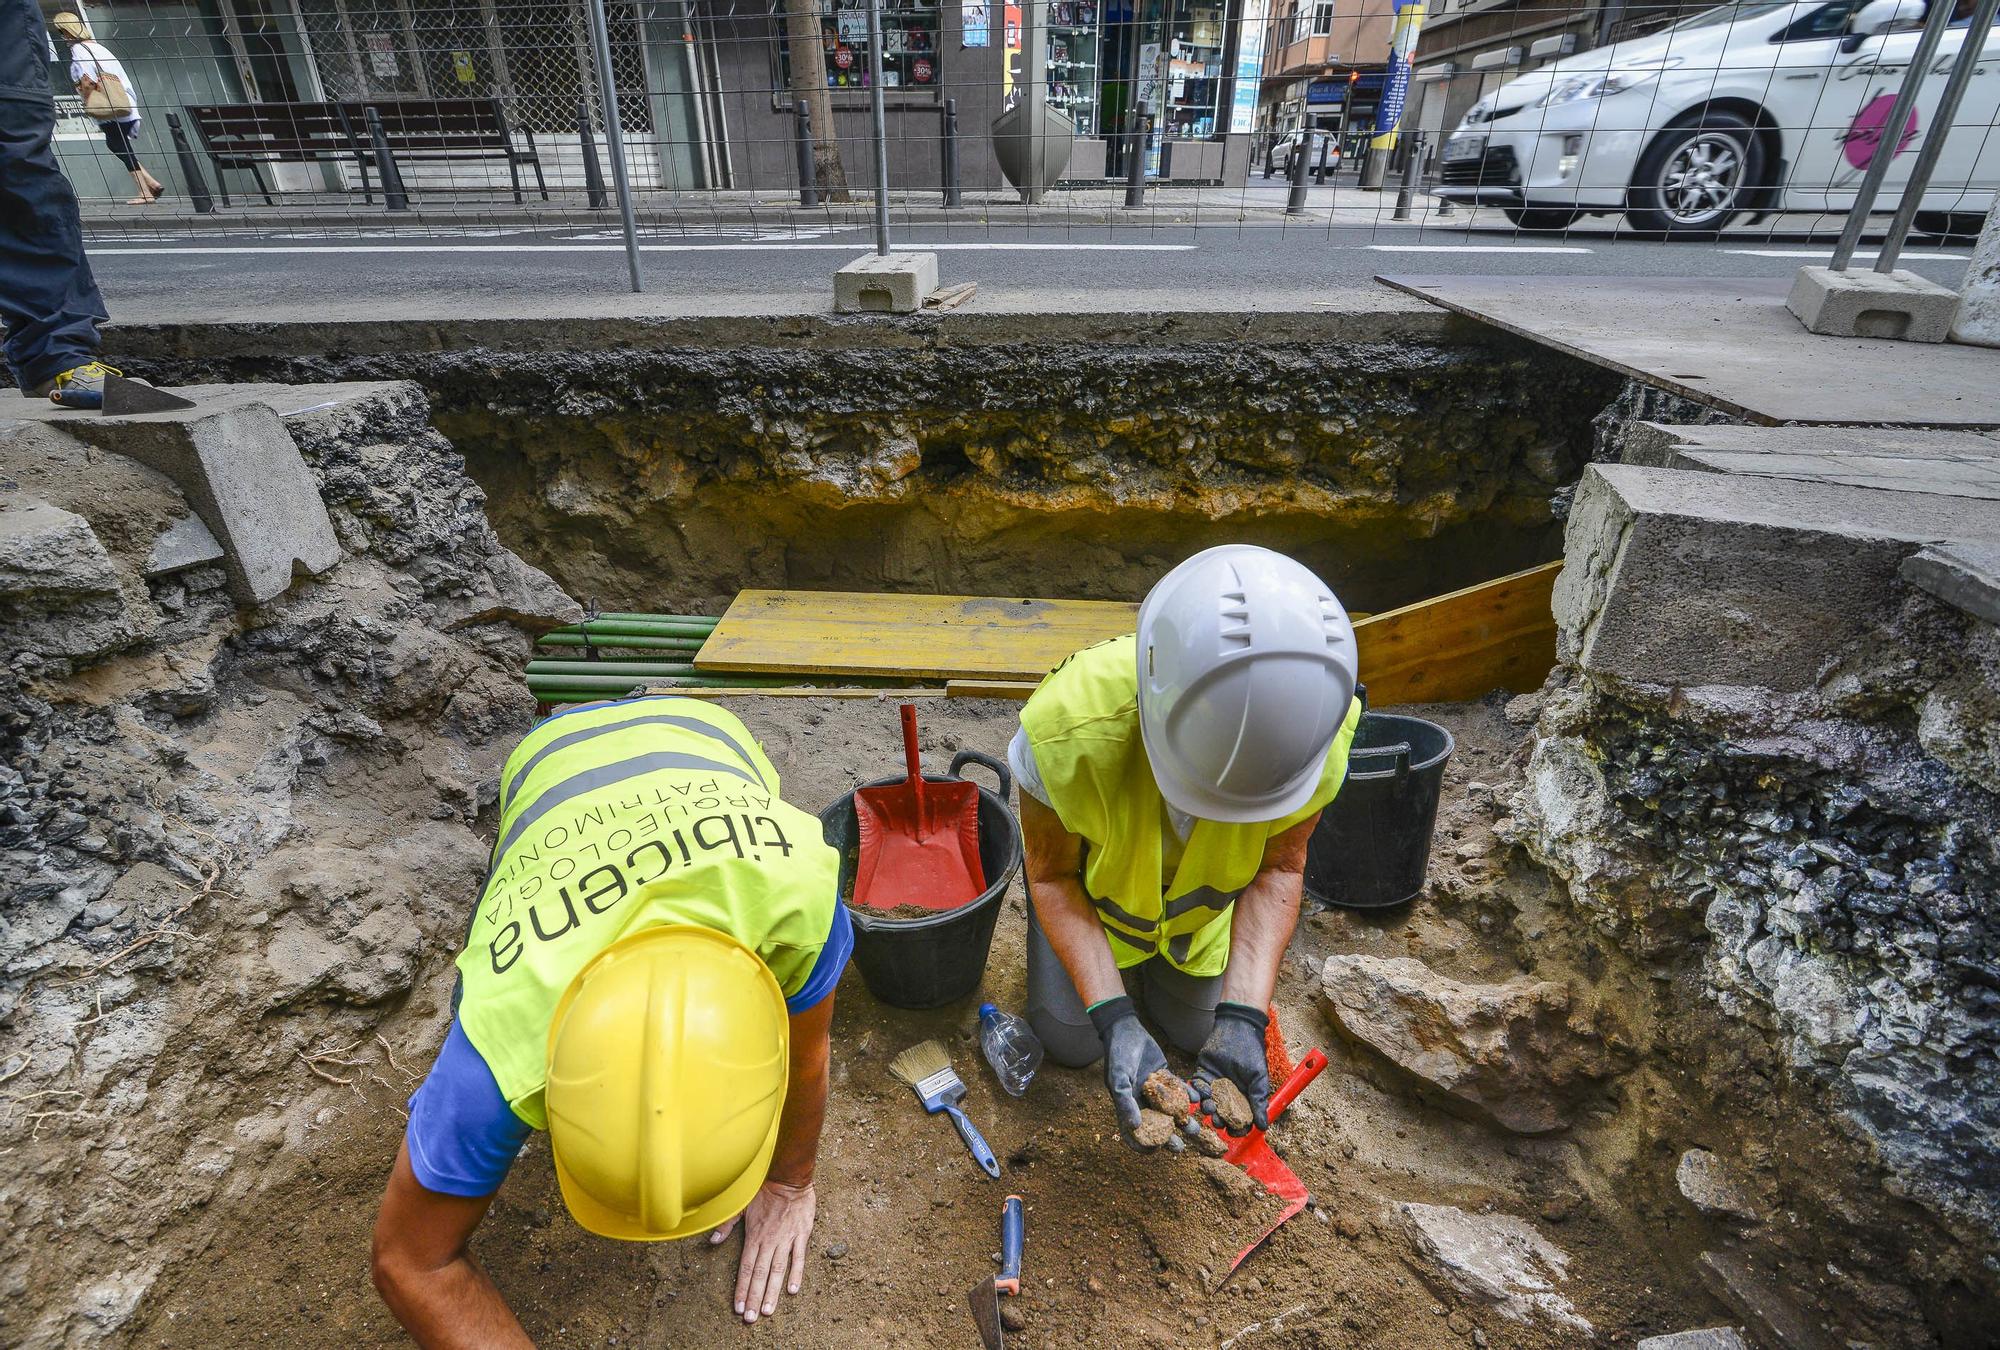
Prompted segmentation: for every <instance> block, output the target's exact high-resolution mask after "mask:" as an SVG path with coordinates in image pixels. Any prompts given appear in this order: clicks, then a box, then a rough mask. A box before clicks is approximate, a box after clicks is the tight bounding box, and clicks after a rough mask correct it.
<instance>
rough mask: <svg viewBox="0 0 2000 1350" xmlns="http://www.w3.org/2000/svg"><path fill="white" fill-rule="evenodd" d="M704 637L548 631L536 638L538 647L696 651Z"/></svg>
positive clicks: (704, 639) (699, 648)
mask: <svg viewBox="0 0 2000 1350" xmlns="http://www.w3.org/2000/svg"><path fill="white" fill-rule="evenodd" d="M705 641H707V639H706V638H653V637H621V636H619V635H617V634H613V633H576V634H570V633H550V634H547V635H545V636H543V637H541V638H538V639H537V640H536V643H535V645H536V646H539V647H602V648H604V649H605V650H606V651H612V650H622V649H626V648H632V649H636V650H639V651H659V652H698V651H700V650H701V644H702V643H703V642H705Z"/></svg>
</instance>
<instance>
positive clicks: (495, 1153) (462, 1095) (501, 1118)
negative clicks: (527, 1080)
mask: <svg viewBox="0 0 2000 1350" xmlns="http://www.w3.org/2000/svg"><path fill="white" fill-rule="evenodd" d="M853 951H854V925H853V922H852V921H851V920H850V919H849V918H848V917H847V906H845V905H842V904H836V905H835V906H834V907H833V926H832V927H831V928H829V929H828V930H827V935H826V945H825V946H823V947H821V948H820V953H819V959H818V961H816V962H814V964H813V968H812V972H811V973H810V974H808V975H807V976H806V982H805V984H804V985H803V986H802V987H801V988H800V989H799V992H798V993H796V994H793V995H792V996H791V997H790V998H788V999H786V1000H785V1007H786V1009H787V1010H788V1011H790V1012H791V1013H792V1015H793V1016H797V1015H798V1014H799V1013H802V1012H805V1011H806V1010H807V1009H809V1008H816V1007H818V1006H819V1005H820V1004H821V1003H822V1002H824V1001H825V999H826V998H827V997H828V996H829V995H830V994H832V993H833V987H834V986H835V985H837V984H839V983H840V975H841V972H842V971H844V970H846V969H847V958H848V957H849V956H850V955H851V954H852V953H853ZM530 1133H531V1129H530V1127H529V1125H528V1123H527V1122H526V1121H524V1120H522V1119H521V1118H520V1117H519V1116H517V1115H515V1114H514V1108H513V1107H511V1106H509V1105H508V1104H507V1099H506V1098H505V1097H503V1096H501V1095H500V1085H499V1083H497V1082H495V1081H494V1078H493V1071H492V1070H491V1069H489V1068H487V1067H486V1061H485V1060H484V1059H483V1058H481V1057H480V1054H479V1052H478V1051H477V1050H475V1049H473V1046H472V1042H471V1041H469V1040H467V1039H466V1038H465V1031H464V1029H463V1028H461V1027H460V1026H459V1024H458V1021H457V1019H456V1018H454V1019H453V1020H452V1024H451V1031H450V1033H449V1034H448V1035H447V1036H446V1037H445V1038H444V1049H442V1050H440V1051H438V1057H437V1062H436V1063H435V1064H433V1065H431V1071H430V1073H429V1075H428V1076H427V1077H425V1079H424V1081H423V1083H422V1084H421V1085H419V1086H418V1088H417V1090H416V1092H415V1094H413V1095H412V1096H411V1098H410V1123H409V1125H408V1127H407V1128H405V1130H404V1131H403V1141H404V1142H405V1143H406V1144H407V1145H408V1146H409V1150H410V1170H411V1171H412V1172H414V1173H416V1177H417V1182H418V1184H419V1185H421V1186H422V1187H423V1188H424V1189H425V1190H430V1191H437V1192H440V1193H441V1194H444V1195H462V1196H482V1195H491V1194H493V1192H495V1191H497V1190H499V1189H500V1183H501V1182H502V1181H503V1180H505V1179H506V1176H507V1169H508V1168H510V1167H512V1166H513V1165H514V1158H515V1156H516V1155H518V1154H519V1153H520V1151H521V1145H523V1144H525V1143H527V1142H528V1135H529V1134H530Z"/></svg>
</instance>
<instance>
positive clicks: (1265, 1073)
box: [1191, 1003, 1271, 1130]
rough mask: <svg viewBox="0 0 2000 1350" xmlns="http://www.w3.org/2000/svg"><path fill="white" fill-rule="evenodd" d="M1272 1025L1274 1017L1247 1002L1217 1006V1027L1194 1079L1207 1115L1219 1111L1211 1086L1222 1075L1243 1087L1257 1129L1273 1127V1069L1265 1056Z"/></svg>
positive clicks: (1205, 1048)
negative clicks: (1265, 1042) (1211, 1094)
mask: <svg viewBox="0 0 2000 1350" xmlns="http://www.w3.org/2000/svg"><path fill="white" fill-rule="evenodd" d="M1270 1024H1271V1019H1270V1017H1268V1016H1267V1015H1266V1014H1265V1013H1263V1012H1262V1011H1260V1010H1259V1009H1256V1008H1252V1007H1250V1006H1248V1005H1247V1004H1243V1003H1218V1004H1216V1005H1215V1030H1213V1031H1211V1032H1209V1033H1208V1043H1207V1044H1206V1045H1204V1046H1202V1047H1201V1054H1200V1055H1199V1056H1197V1057H1196V1059H1195V1062H1194V1078H1193V1080H1192V1082H1191V1086H1192V1087H1193V1088H1194V1090H1195V1092H1196V1093H1197V1094H1198V1095H1199V1096H1200V1097H1201V1110H1202V1114H1203V1115H1206V1116H1213V1115H1214V1114H1215V1101H1214V1099H1213V1098H1212V1097H1211V1096H1210V1095H1209V1085H1210V1084H1211V1083H1213V1082H1214V1081H1215V1080H1216V1079H1218V1078H1227V1079H1228V1080H1229V1081H1230V1082H1232V1083H1234V1084H1236V1086H1237V1087H1239V1088H1241V1089H1243V1095H1244V1097H1245V1098H1246V1099H1248V1101H1249V1103H1250V1114H1251V1116H1252V1118H1254V1119H1255V1121H1256V1123H1257V1128H1258V1129H1260V1130H1265V1129H1269V1128H1270V1126H1271V1121H1270V1117H1269V1116H1268V1114H1267V1112H1268V1111H1269V1110H1270V1107H1271V1068H1270V1061H1269V1060H1268V1059H1266V1058H1265V1057H1264V1028H1265V1027H1267V1026H1269V1025H1270Z"/></svg>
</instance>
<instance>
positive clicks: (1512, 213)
mask: <svg viewBox="0 0 2000 1350" xmlns="http://www.w3.org/2000/svg"><path fill="white" fill-rule="evenodd" d="M1500 214H1501V215H1503V216H1505V217H1507V219H1508V220H1509V221H1511V222H1512V223H1513V226H1514V228H1515V229H1517V230H1566V229H1568V228H1569V227H1570V226H1571V225H1574V224H1575V223H1576V218H1577V217H1578V216H1580V215H1582V214H1583V212H1581V211H1564V210H1560V209H1559V208H1557V207H1553V206H1530V207H1513V206H1509V207H1503V208H1502V209H1501V212H1500Z"/></svg>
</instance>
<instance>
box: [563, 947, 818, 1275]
mask: <svg viewBox="0 0 2000 1350" xmlns="http://www.w3.org/2000/svg"><path fill="white" fill-rule="evenodd" d="M790 1057H791V1022H790V1020H789V1018H788V1015H787V1013H786V1010H785V994H784V991H783V990H782V989H780V988H779V987H778V981H777V979H776V977H774V976H773V975H772V974H771V971H770V968H769V967H768V966H766V965H765V964H764V963H763V962H762V961H761V960H759V959H758V958H757V954H756V953H755V952H753V951H751V950H750V949H749V948H748V947H745V946H744V945H743V944H742V943H740V942H738V941H737V940H736V939H735V938H732V937H730V936H728V935H727V934H725V933H718V932H716V931H715V930H713V929H710V928H699V927H692V926H685V925H679V924H674V925H666V926H662V927H654V928H645V929H641V930H640V931H638V932H636V933H630V934H627V935H626V936H625V937H622V938H620V939H619V940H618V941H616V942H614V943H612V944H611V945H610V946H609V947H606V948H605V949H604V950H603V951H602V952H599V953H598V954H597V956H596V957H594V958H593V959H592V960H591V961H590V963H589V964H588V965H586V966H585V967H584V968H583V969H582V970H580V971H578V972H577V974H576V978H575V979H573V980H571V981H570V985H569V988H568V989H567V990H565V991H564V993H563V996H562V1001H561V1002H559V1003H557V1004H556V1012H555V1017H554V1019H553V1020H552V1021H551V1022H550V1023H549V1064H548V1069H549V1071H548V1087H547V1090H546V1094H545V1097H544V1102H545V1104H546V1107H547V1111H548V1122H549V1145H550V1148H551V1150H552V1151H553V1152H554V1154H555V1163H556V1180H557V1181H558V1182H560V1183H561V1185H562V1195H563V1201H564V1203H566V1204H567V1205H568V1206H569V1212H570V1213H571V1214H573V1215H574V1216H575V1217H576V1221H577V1222H578V1223H580V1224H582V1225H583V1226H584V1227H585V1228H587V1229H589V1230H590V1231H591V1232H593V1233H596V1234H598V1235H600V1236H602V1237H613V1238H625V1239H627V1240H630V1241H637V1242H656V1241H660V1240H663V1239H666V1238H679V1237H687V1236H688V1235H689V1234H691V1233H700V1232H705V1231H706V1230H708V1229H710V1228H713V1227H715V1226H716V1225H717V1224H720V1223H724V1222H726V1221H728V1220H729V1219H732V1218H734V1217H736V1215H738V1214H740V1213H742V1212H743V1209H744V1207H745V1206H747V1205H748V1204H749V1203H750V1201H751V1199H752V1197H754V1196H755V1195H756V1194H757V1188H758V1187H760V1186H762V1185H763V1184H764V1175H765V1173H766V1172H767V1171H769V1170H770V1166H771V1153H772V1151H773V1150H774V1149H776V1148H777V1145H778V1117H779V1116H780V1115H781V1114H782V1112H783V1110H784V1106H785V1085H786V1081H787V1079H788V1077H789V1069H790V1063H791V1058H790Z"/></svg>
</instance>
